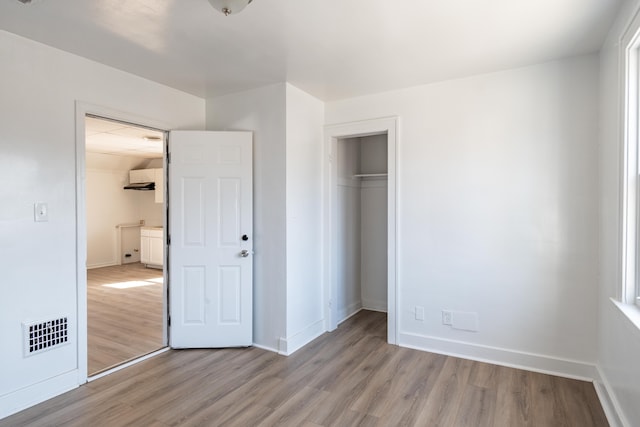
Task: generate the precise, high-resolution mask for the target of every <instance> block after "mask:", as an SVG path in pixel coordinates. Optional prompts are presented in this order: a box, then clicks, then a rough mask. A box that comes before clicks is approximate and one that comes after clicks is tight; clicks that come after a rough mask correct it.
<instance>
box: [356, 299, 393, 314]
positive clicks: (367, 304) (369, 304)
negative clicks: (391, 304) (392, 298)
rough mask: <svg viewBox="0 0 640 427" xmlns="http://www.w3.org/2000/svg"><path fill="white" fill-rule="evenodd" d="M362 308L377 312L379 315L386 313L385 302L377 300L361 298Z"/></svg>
mask: <svg viewBox="0 0 640 427" xmlns="http://www.w3.org/2000/svg"><path fill="white" fill-rule="evenodd" d="M362 308H363V309H364V310H371V311H379V312H381V313H386V312H387V309H388V308H387V302H386V301H379V300H373V299H366V298H362Z"/></svg>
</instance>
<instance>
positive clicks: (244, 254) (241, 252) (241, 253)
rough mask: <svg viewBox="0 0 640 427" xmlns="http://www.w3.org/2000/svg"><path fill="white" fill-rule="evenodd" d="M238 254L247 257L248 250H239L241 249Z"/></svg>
mask: <svg viewBox="0 0 640 427" xmlns="http://www.w3.org/2000/svg"><path fill="white" fill-rule="evenodd" d="M240 256H241V257H242V258H246V257H248V256H249V251H248V250H246V249H243V250H241V251H240Z"/></svg>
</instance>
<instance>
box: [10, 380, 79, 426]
mask: <svg viewBox="0 0 640 427" xmlns="http://www.w3.org/2000/svg"><path fill="white" fill-rule="evenodd" d="M78 385H79V384H78V371H77V370H73V371H69V372H66V373H64V374H61V375H58V376H55V377H53V378H49V379H48V380H45V381H42V382H39V383H37V384H33V385H30V386H28V387H25V388H22V389H20V390H16V391H14V392H11V393H8V394H5V395H3V396H0V419H2V418H5V417H8V416H9V415H13V414H15V413H17V412H20V411H22V410H23V409H27V408H29V407H31V406H33V405H37V404H38V403H41V402H44V401H45V400H48V399H51V398H52V397H56V396H58V395H60V394H62V393H66V392H67V391H69V390H73V389H74V388H76V387H78Z"/></svg>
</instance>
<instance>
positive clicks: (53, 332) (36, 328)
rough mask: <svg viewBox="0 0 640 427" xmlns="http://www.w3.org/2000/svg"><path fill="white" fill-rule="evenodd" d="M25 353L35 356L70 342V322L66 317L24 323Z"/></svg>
mask: <svg viewBox="0 0 640 427" xmlns="http://www.w3.org/2000/svg"><path fill="white" fill-rule="evenodd" d="M22 331H23V336H24V355H25V356H33V355H34V354H38V353H42V352H43V351H46V350H50V349H52V348H55V347H59V346H61V345H64V344H67V343H68V342H69V322H68V321H67V318H66V317H60V318H58V319H53V320H46V321H44V322H30V323H23V324H22Z"/></svg>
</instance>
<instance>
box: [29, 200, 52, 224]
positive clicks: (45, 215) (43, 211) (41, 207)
mask: <svg viewBox="0 0 640 427" xmlns="http://www.w3.org/2000/svg"><path fill="white" fill-rule="evenodd" d="M33 217H34V218H33V219H34V220H35V221H36V222H44V221H49V207H48V206H47V204H46V203H45V202H36V203H35V204H34V205H33Z"/></svg>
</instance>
